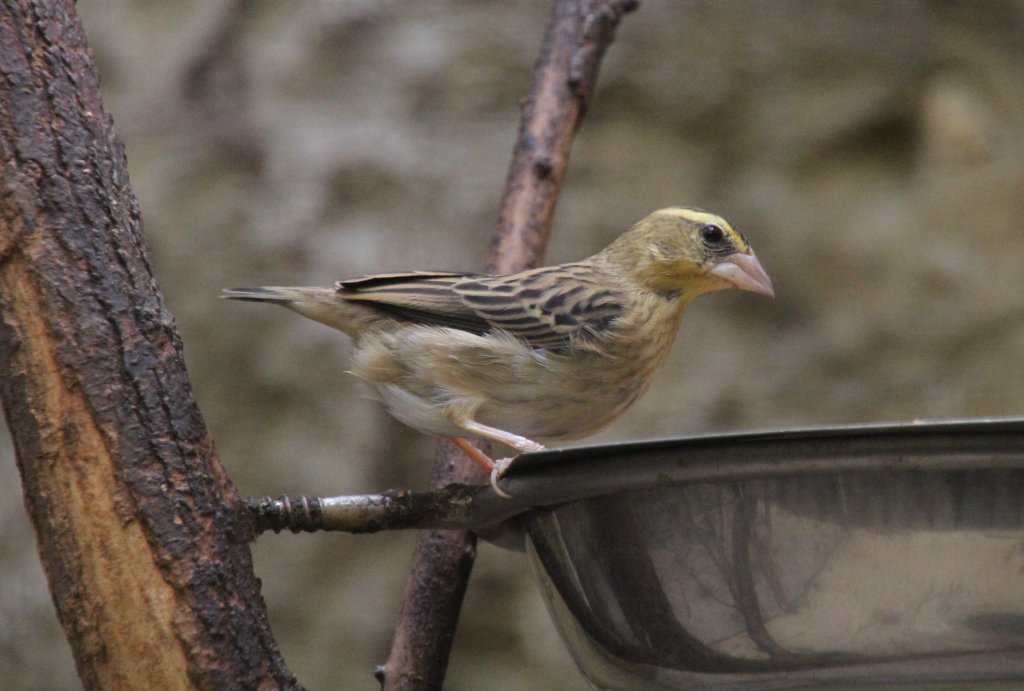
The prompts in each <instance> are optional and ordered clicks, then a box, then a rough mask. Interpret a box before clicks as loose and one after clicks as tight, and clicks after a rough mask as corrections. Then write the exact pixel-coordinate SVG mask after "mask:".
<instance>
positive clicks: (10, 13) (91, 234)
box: [0, 0, 296, 689]
mask: <svg viewBox="0 0 1024 691" xmlns="http://www.w3.org/2000/svg"><path fill="white" fill-rule="evenodd" d="M0 165H2V167H3V168H2V170H3V172H2V176H0V180H2V189H0V371H3V372H4V376H3V377H2V378H0V398H2V399H3V406H4V412H5V414H6V416H7V422H8V425H9V426H10V429H11V433H12V437H13V440H14V444H15V449H16V452H17V458H18V468H19V471H20V473H21V477H22V482H23V487H24V495H25V504H26V507H27V509H28V512H29V515H30V517H31V519H32V523H33V526H34V528H35V531H36V536H37V540H38V544H39V552H40V556H41V559H42V561H43V566H44V568H45V570H46V574H47V578H48V580H49V585H50V591H51V593H52V595H53V599H54V603H55V605H56V608H57V614H58V616H59V618H60V621H61V623H62V625H63V627H64V631H65V634H66V635H67V637H68V641H69V642H70V644H71V648H72V652H73V654H74V658H75V662H76V665H77V667H78V673H79V675H80V677H81V679H82V682H83V684H84V686H85V687H86V688H90V689H110V688H138V689H143V688H149V689H170V688H205V689H222V688H257V687H274V688H289V687H295V686H296V683H295V679H294V677H293V676H292V674H291V673H290V672H289V671H288V669H287V668H286V667H285V665H284V662H283V660H282V658H281V656H280V654H279V652H278V649H277V644H276V643H275V641H274V639H273V636H272V634H271V632H270V629H269V626H268V623H267V613H266V609H265V606H264V603H263V600H262V598H261V596H260V593H259V581H258V580H257V579H256V577H255V575H254V574H253V569H252V560H251V557H250V553H249V548H248V541H249V539H250V537H251V525H250V523H248V522H247V521H246V520H245V517H246V515H245V513H244V512H243V511H242V510H240V509H241V507H242V504H241V502H240V500H239V497H238V494H237V492H236V490H235V487H234V485H232V483H231V481H230V480H229V479H228V477H227V475H226V474H225V473H224V470H223V468H222V467H221V465H220V463H219V461H218V459H217V455H216V453H215V451H214V447H213V441H212V439H211V438H210V436H209V433H208V432H207V429H206V427H205V424H204V422H203V419H202V416H201V415H200V413H199V410H198V408H197V406H196V403H195V401H194V399H193V396H192V391H191V388H190V385H189V381H188V378H187V373H186V371H185V364H184V360H183V357H182V346H181V340H180V337H179V336H178V333H177V331H176V329H175V326H174V320H173V318H172V317H171V315H170V314H169V313H168V311H167V310H166V308H165V306H164V303H163V299H162V296H161V294H160V291H159V288H158V286H157V284H156V281H155V279H154V277H153V275H152V272H151V269H150V263H149V257H148V249H147V247H146V243H145V240H144V239H143V237H142V233H141V224H140V222H139V209H138V202H137V200H136V199H135V196H134V195H133V193H132V191H131V188H130V187H129V185H128V176H127V172H126V168H125V157H124V151H123V148H122V145H121V142H120V141H119V140H118V139H117V137H116V136H115V134H114V132H113V127H112V122H111V119H110V116H109V115H107V113H106V112H105V111H104V110H103V104H102V102H101V101H100V96H99V90H98V77H97V74H96V69H95V65H94V63H93V58H92V55H91V53H90V51H89V48H88V46H87V44H86V39H85V34H84V32H83V30H82V27H81V24H80V22H79V20H78V17H77V16H76V15H75V11H74V2H73V1H72V0H11V1H10V2H5V3H3V4H2V5H0Z"/></svg>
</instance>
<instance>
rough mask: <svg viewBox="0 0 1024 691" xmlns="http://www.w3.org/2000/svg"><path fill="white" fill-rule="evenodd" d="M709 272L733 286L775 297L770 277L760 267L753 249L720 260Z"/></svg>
mask: <svg viewBox="0 0 1024 691" xmlns="http://www.w3.org/2000/svg"><path fill="white" fill-rule="evenodd" d="M711 274H712V275H713V276H717V277H718V278H721V279H722V280H724V281H726V282H727V283H729V284H731V285H732V286H733V287H734V288H739V289H740V290H749V291H750V292H752V293H758V294H760V295H767V296H768V297H771V298H773V297H775V289H774V288H772V279H770V278H768V274H767V273H766V272H765V270H764V269H763V268H761V262H759V261H757V256H756V255H754V250H747V251H746V252H736V253H734V254H730V255H728V256H727V257H722V260H721V261H720V262H719V263H718V264H716V265H715V268H713V269H711Z"/></svg>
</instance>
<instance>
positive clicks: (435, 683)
mask: <svg viewBox="0 0 1024 691" xmlns="http://www.w3.org/2000/svg"><path fill="white" fill-rule="evenodd" d="M637 4H638V3H637V2H636V1H635V0H555V3H554V6H553V7H552V10H551V15H550V19H549V21H548V26H547V30H546V33H545V36H544V42H543V45H542V47H541V53H540V57H539V58H538V60H537V64H536V65H535V67H534V72H533V81H532V83H531V85H530V92H529V95H528V97H527V100H526V103H525V106H524V109H523V117H522V120H521V122H520V127H519V135H518V137H517V141H516V146H515V149H514V151H513V156H512V163H511V165H510V167H509V174H508V178H507V180H506V184H505V196H504V198H503V201H502V206H501V215H500V217H499V219H498V224H497V228H496V230H495V233H494V238H493V242H492V246H491V256H490V259H489V261H488V262H487V269H486V270H487V271H488V272H490V273H509V272H513V271H520V270H522V269H526V268H530V267H532V266H536V265H537V264H538V263H539V262H540V261H541V259H542V258H543V255H544V248H545V246H546V245H547V240H548V235H549V234H550V228H551V219H552V217H553V215H554V212H555V204H556V202H557V201H558V194H559V192H560V190H561V185H562V180H563V178H564V176H565V171H566V169H567V167H568V164H569V150H570V148H571V147H572V138H573V134H574V133H575V132H576V130H577V129H578V128H579V125H580V121H581V119H582V117H583V114H584V112H585V110H586V105H587V103H588V102H589V100H590V97H591V95H592V93H593V87H594V84H595V82H596V81H597V72H598V68H599V66H600V63H601V58H602V57H603V55H604V51H605V48H606V47H607V46H608V45H609V44H610V43H611V41H612V38H613V37H614V33H615V27H616V26H617V25H618V22H619V20H620V19H621V17H622V15H623V14H624V13H626V12H628V11H631V10H633V9H635V8H636V6H637ZM483 480H484V478H483V475H482V473H481V472H480V471H479V470H478V469H476V468H475V467H474V466H472V465H471V464H470V463H469V462H468V460H467V459H465V458H464V457H462V455H461V454H460V453H458V452H456V451H455V449H454V447H452V446H451V445H449V444H447V443H442V444H440V445H439V446H438V452H437V456H436V458H435V465H434V475H433V478H432V480H431V482H432V484H433V485H434V486H435V487H437V486H444V485H447V484H451V483H465V482H481V481H483ZM475 556H476V536H475V535H474V534H473V533H468V532H462V531H452V530H449V531H436V530H428V531H424V532H422V533H421V534H420V539H419V542H418V543H417V546H416V551H415V553H414V555H413V565H412V569H411V571H410V574H409V579H408V581H407V582H406V589H405V594H404V599H403V603H402V609H401V611H400V612H399V620H398V625H397V626H396V628H395V635H394V639H393V640H392V644H391V653H390V655H389V656H388V660H387V662H386V663H385V664H384V665H382V666H381V667H379V668H378V670H377V678H378V679H379V680H380V681H381V685H382V687H383V688H384V689H389V690H394V689H401V690H403V691H404V690H406V689H434V688H440V687H441V685H442V684H443V682H444V676H445V672H446V670H447V667H448V656H449V653H450V651H451V643H452V640H453V638H454V635H455V627H456V625H457V623H458V618H459V610H460V608H461V606H462V598H463V595H464V594H465V591H466V584H467V582H468V579H469V574H470V572H471V570H472V568H473V560H474V559H475Z"/></svg>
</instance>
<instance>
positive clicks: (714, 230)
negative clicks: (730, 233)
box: [699, 225, 725, 245]
mask: <svg viewBox="0 0 1024 691" xmlns="http://www.w3.org/2000/svg"><path fill="white" fill-rule="evenodd" d="M699 232H700V239H701V240H703V241H704V242H706V243H707V244H709V245H717V244H718V243H720V242H722V240H725V231H724V230H722V229H721V228H719V227H718V226H710V225H709V226H701V228H700V231H699Z"/></svg>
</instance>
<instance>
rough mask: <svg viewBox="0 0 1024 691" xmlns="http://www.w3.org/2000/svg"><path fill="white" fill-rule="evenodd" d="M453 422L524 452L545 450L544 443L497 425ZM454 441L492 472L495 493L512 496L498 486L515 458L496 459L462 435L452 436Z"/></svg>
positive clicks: (466, 420)
mask: <svg viewBox="0 0 1024 691" xmlns="http://www.w3.org/2000/svg"><path fill="white" fill-rule="evenodd" d="M452 422H454V423H455V424H456V425H458V426H459V427H461V428H462V429H464V430H466V431H467V432H472V433H473V434H475V435H477V436H479V437H483V438H485V439H490V440H491V441H498V442H501V443H502V444H508V445H509V446H511V447H512V448H514V449H516V450H517V451H522V452H523V453H528V452H531V451H543V450H544V446H543V445H542V444H538V443H537V442H535V441H533V440H532V439H527V438H526V437H521V436H519V435H518V434H512V433H511V432H506V431H504V430H500V429H497V428H496V427H489V426H487V425H483V424H481V423H479V422H477V421H475V420H471V419H464V420H453V421H452ZM452 443H454V444H455V445H456V446H457V447H459V448H460V449H462V452H463V453H464V454H466V455H467V456H469V458H470V460H472V461H473V462H474V463H476V464H477V465H479V466H480V467H481V468H483V469H484V470H486V471H487V472H488V473H489V474H490V480H491V489H493V490H494V492H495V494H497V495H498V496H499V497H503V498H505V499H511V498H512V497H511V495H509V494H508V493H507V492H505V491H504V490H502V489H501V488H500V487H498V480H500V479H501V476H502V475H504V474H505V471H507V470H508V467H509V466H510V465H511V464H512V460H513V459H511V458H499V459H498V460H494V459H492V458H491V457H490V456H488V455H487V454H485V453H484V452H483V451H481V450H480V449H478V448H476V447H475V446H473V445H472V444H470V443H469V440H467V439H463V438H461V437H452Z"/></svg>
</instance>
